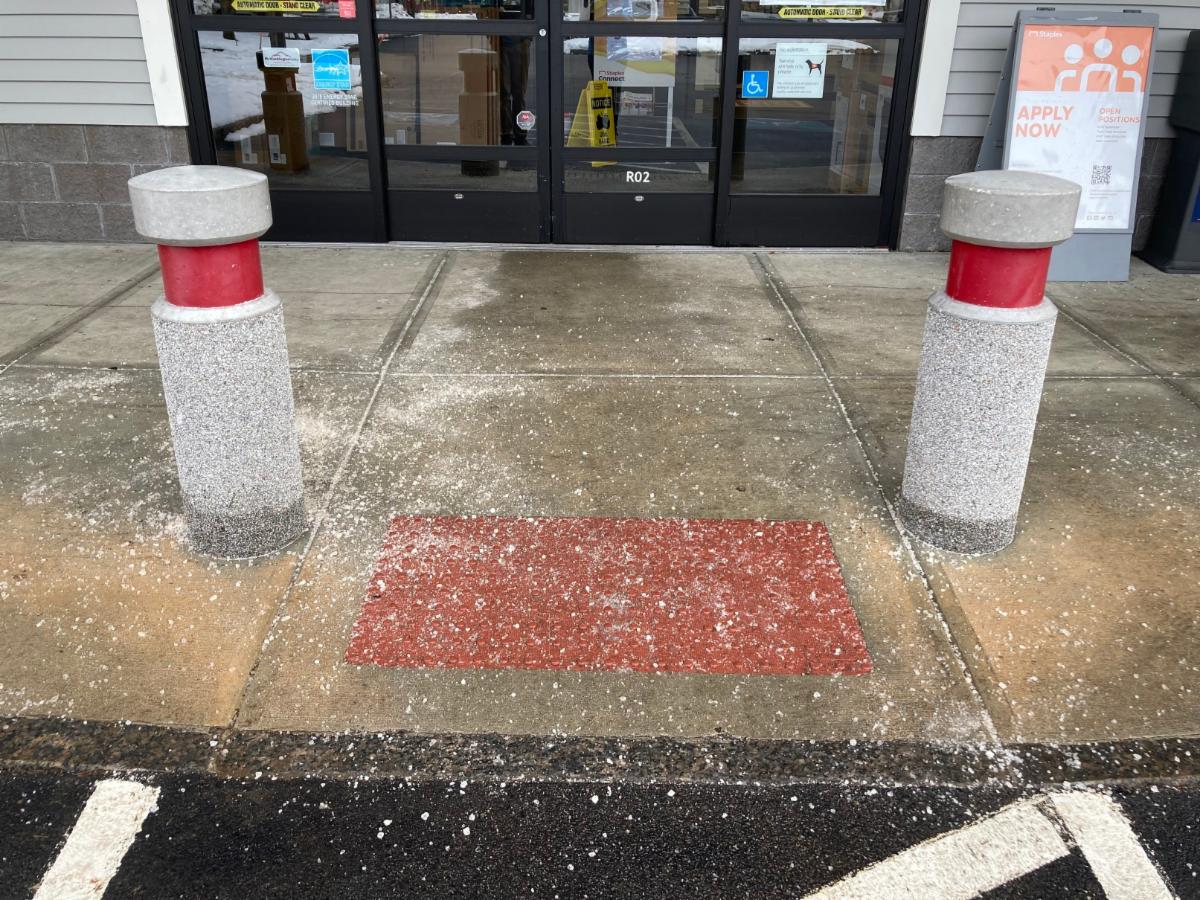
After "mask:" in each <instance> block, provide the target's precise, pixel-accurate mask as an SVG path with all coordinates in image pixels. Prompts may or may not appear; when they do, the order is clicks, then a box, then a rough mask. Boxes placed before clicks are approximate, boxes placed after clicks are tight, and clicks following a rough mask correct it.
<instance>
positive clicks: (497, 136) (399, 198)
mask: <svg viewBox="0 0 1200 900" xmlns="http://www.w3.org/2000/svg"><path fill="white" fill-rule="evenodd" d="M534 13H535V9H534V3H533V0H479V2H471V3H465V2H460V0H409V2H408V3H407V4H405V5H402V4H399V3H392V4H390V5H389V4H380V5H379V8H378V9H377V21H376V23H375V26H376V30H377V32H378V37H377V44H376V47H377V57H378V60H379V93H380V102H381V109H382V135H383V155H384V157H385V158H386V174H387V183H388V213H389V216H388V219H389V236H390V237H391V238H392V239H393V240H434V241H483V242H496V243H503V242H520V243H533V242H538V241H543V240H549V239H550V230H549V224H548V216H547V215H546V212H547V210H545V209H544V207H545V206H546V205H547V204H546V203H545V202H544V198H543V194H544V193H545V192H544V190H543V188H546V187H548V174H544V175H543V176H542V177H539V149H538V147H539V135H540V134H541V133H542V132H543V131H544V124H543V118H544V117H543V115H542V110H543V108H544V106H545V104H544V102H543V101H542V99H541V93H542V91H543V89H544V82H545V78H544V76H543V75H542V74H541V70H542V69H543V68H544V66H545V61H544V56H545V54H544V49H542V48H540V47H539V46H538V45H539V42H540V43H541V44H543V45H544V43H545V41H544V38H543V37H542V35H539V34H538V32H539V31H542V32H543V33H544V28H540V27H539V24H538V22H537V21H536V19H535V16H534Z"/></svg>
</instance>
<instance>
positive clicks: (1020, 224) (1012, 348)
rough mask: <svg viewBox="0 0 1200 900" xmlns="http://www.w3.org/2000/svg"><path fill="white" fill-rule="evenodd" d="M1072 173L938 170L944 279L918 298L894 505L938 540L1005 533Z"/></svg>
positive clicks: (951, 546)
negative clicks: (917, 334)
mask: <svg viewBox="0 0 1200 900" xmlns="http://www.w3.org/2000/svg"><path fill="white" fill-rule="evenodd" d="M1079 194H1080V188H1079V186H1078V185H1077V184H1075V183H1074V182H1071V181H1067V180H1065V179H1062V178H1055V177H1053V176H1050V175H1041V174H1037V173H1031V172H1018V171H1012V170H1009V171H999V172H971V173H968V174H965V175H955V176H953V177H952V178H948V179H947V180H946V193H945V201H944V205H943V208H942V223H941V225H942V230H943V231H944V232H945V233H946V234H947V235H949V236H950V237H951V238H953V241H954V243H953V249H952V252H951V256H950V270H949V274H948V276H947V279H946V290H945V291H938V292H936V293H935V294H934V295H933V296H932V297H930V298H929V311H928V315H927V318H926V321H925V339H924V343H923V345H922V348H921V365H920V370H919V372H918V375H917V392H916V399H915V401H914V403H913V411H912V423H911V425H910V427H909V432H908V456H907V458H906V459H905V462H904V483H903V487H902V488H901V497H900V503H899V513H900V517H901V519H902V521H903V522H904V525H905V527H906V528H908V530H909V531H910V532H912V533H913V534H915V535H916V536H917V537H919V538H921V539H922V540H924V541H927V542H928V543H930V544H933V545H934V546H936V547H940V548H942V549H944V550H955V551H958V552H960V553H987V552H993V551H996V550H1000V549H1002V548H1004V547H1007V546H1008V545H1009V544H1010V543H1012V540H1013V537H1014V536H1015V534H1016V528H1017V510H1018V507H1019V506H1020V504H1021V491H1022V489H1023V487H1024V485H1025V470H1026V468H1027V467H1028V465H1029V452H1030V448H1031V447H1032V445H1033V431H1034V426H1035V424H1036V423H1037V414H1038V406H1039V404H1040V403H1041V397H1042V383H1043V381H1044V380H1045V377H1046V363H1047V361H1048V360H1049V357H1050V341H1051V339H1052V338H1053V337H1054V320H1055V318H1056V317H1057V315H1058V310H1057V309H1056V308H1055V306H1054V304H1053V303H1051V302H1050V301H1049V300H1047V299H1046V298H1045V296H1044V293H1043V292H1044V290H1045V286H1046V272H1047V270H1048V268H1049V266H1050V253H1051V250H1052V248H1053V247H1054V245H1055V244H1060V243H1062V242H1063V241H1065V240H1066V239H1067V238H1069V237H1070V236H1071V235H1072V233H1073V232H1074V229H1075V210H1076V207H1077V206H1078V204H1079Z"/></svg>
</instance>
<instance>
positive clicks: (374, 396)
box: [230, 251, 455, 727]
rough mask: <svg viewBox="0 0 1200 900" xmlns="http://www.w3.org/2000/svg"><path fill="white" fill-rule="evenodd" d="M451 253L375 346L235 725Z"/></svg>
mask: <svg viewBox="0 0 1200 900" xmlns="http://www.w3.org/2000/svg"><path fill="white" fill-rule="evenodd" d="M454 256H455V254H454V252H453V251H447V252H443V253H441V254H439V255H438V256H436V257H435V258H434V259H433V260H432V262H431V263H430V265H429V267H428V268H427V269H426V270H425V274H424V276H423V277H422V279H421V281H420V283H418V285H417V286H416V288H415V289H414V290H413V294H412V295H413V297H414V300H413V301H412V302H410V303H409V304H407V305H406V306H405V308H404V310H403V311H402V312H401V314H400V316H399V317H398V318H397V320H396V323H395V324H394V325H393V327H392V328H391V329H390V330H389V331H388V335H387V338H386V339H385V340H384V343H383V345H382V346H381V347H380V349H379V356H380V358H381V364H380V366H379V371H378V372H377V373H376V377H375V384H374V385H373V386H372V388H371V393H370V395H369V396H368V398H367V402H366V404H365V405H364V406H363V411H362V415H361V416H359V420H358V424H357V425H356V426H355V428H354V431H353V432H352V433H351V436H350V440H349V441H348V442H347V444H346V449H345V450H344V451H343V452H342V457H341V459H340V460H339V461H338V466H337V469H336V470H335V471H334V473H333V477H332V478H330V480H329V485H328V486H327V487H326V488H325V492H324V493H323V494H322V495H321V499H320V501H318V504H317V509H316V510H315V511H314V513H313V518H312V524H311V526H310V527H309V529H308V539H307V540H306V541H305V543H304V547H303V549H302V550H301V551H300V553H299V554H298V555H297V558H296V562H295V564H294V565H293V566H292V572H291V576H290V577H289V579H288V583H287V586H286V587H285V588H284V590H283V592H282V594H281V595H280V597H279V600H278V602H277V603H276V606H275V611H274V615H273V616H272V618H271V624H270V625H269V626H268V628H267V631H266V634H265V635H264V637H263V643H262V645H261V646H260V648H259V652H258V655H257V656H256V658H255V660H254V665H253V666H251V668H250V671H249V673H248V674H247V676H246V680H245V682H244V683H243V685H242V691H241V695H240V696H239V697H238V703H237V706H236V708H235V709H234V711H233V714H232V716H231V717H230V725H231V726H233V727H237V726H238V724H239V723H240V721H241V719H242V716H243V715H244V713H245V711H246V701H247V697H248V694H249V690H250V686H251V685H252V684H253V683H254V682H255V679H256V677H257V676H258V673H259V670H260V666H261V665H262V662H263V655H264V651H265V648H266V647H267V645H268V644H269V643H270V642H271V639H272V637H273V636H274V634H275V631H276V628H277V627H278V622H279V617H280V615H281V614H282V612H283V610H284V609H285V608H286V607H287V604H288V601H289V600H290V599H291V596H292V591H294V590H295V587H296V580H297V579H298V578H299V576H300V572H301V571H303V569H304V564H305V561H306V560H307V559H308V555H309V553H310V552H311V551H312V547H313V544H314V543H315V542H316V539H317V537H318V536H319V535H320V534H321V531H322V529H323V528H324V525H325V519H326V517H327V515H328V513H329V507H330V504H331V503H332V502H333V497H334V495H335V494H336V493H337V490H338V488H339V487H340V486H341V483H342V479H343V478H344V477H345V475H346V471H347V469H348V468H349V466H350V462H351V461H352V460H353V459H354V455H355V453H356V452H357V451H358V447H359V443H360V441H361V439H362V435H363V432H364V431H365V430H366V427H367V423H368V422H369V421H370V419H371V414H372V413H373V412H374V411H375V406H376V404H377V403H378V400H379V393H380V391H381V390H382V389H383V385H384V382H385V381H386V380H387V377H388V373H389V372H390V371H391V367H392V363H393V362H394V361H395V359H396V356H397V355H398V354H399V353H400V351H401V350H403V349H407V347H409V346H411V345H412V341H413V340H415V338H416V331H417V330H418V329H419V328H420V325H421V323H422V322H424V320H425V317H426V316H427V315H428V313H429V307H431V306H432V305H433V304H434V302H435V301H436V300H437V296H438V292H439V291H440V289H441V286H442V283H443V277H442V276H443V275H444V274H445V272H446V270H447V269H448V268H449V267H450V265H451V264H452V262H453V258H454Z"/></svg>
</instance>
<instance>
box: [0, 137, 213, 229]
mask: <svg viewBox="0 0 1200 900" xmlns="http://www.w3.org/2000/svg"><path fill="white" fill-rule="evenodd" d="M190 161H191V158H190V154H189V152H188V142H187V129H186V128H161V127H159V126H156V125H12V124H9V125H3V126H0V240H9V241H12V240H29V241H139V240H141V238H139V237H138V235H137V233H136V232H135V231H134V230H133V216H132V214H131V213H130V209H129V194H128V192H127V190H126V187H125V183H126V182H127V181H128V180H129V179H130V177H132V176H133V175H138V174H141V173H142V172H148V171H150V170H151V169H161V168H163V167H164V166H175V165H182V164H186V163H188V162H190Z"/></svg>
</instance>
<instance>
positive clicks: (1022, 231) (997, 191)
mask: <svg viewBox="0 0 1200 900" xmlns="http://www.w3.org/2000/svg"><path fill="white" fill-rule="evenodd" d="M1079 194H1080V187H1079V185H1077V184H1076V183H1075V182H1073V181H1068V180H1067V179H1065V178H1058V177H1056V176H1054V175H1043V174H1041V173H1040V172H1020V171H1017V170H1016V169H1005V170H1000V171H989V172H967V173H966V174H964V175H952V176H951V177H949V178H947V179H946V193H945V199H944V200H943V202H942V231H944V232H945V233H946V234H947V235H948V236H950V237H951V238H953V239H954V240H956V241H966V242H967V243H969V244H982V245H983V246H985V247H1052V246H1054V245H1055V244H1061V243H1062V242H1063V241H1065V240H1066V239H1067V238H1069V237H1070V236H1071V235H1072V234H1074V233H1075V212H1076V210H1077V209H1078V207H1079Z"/></svg>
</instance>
